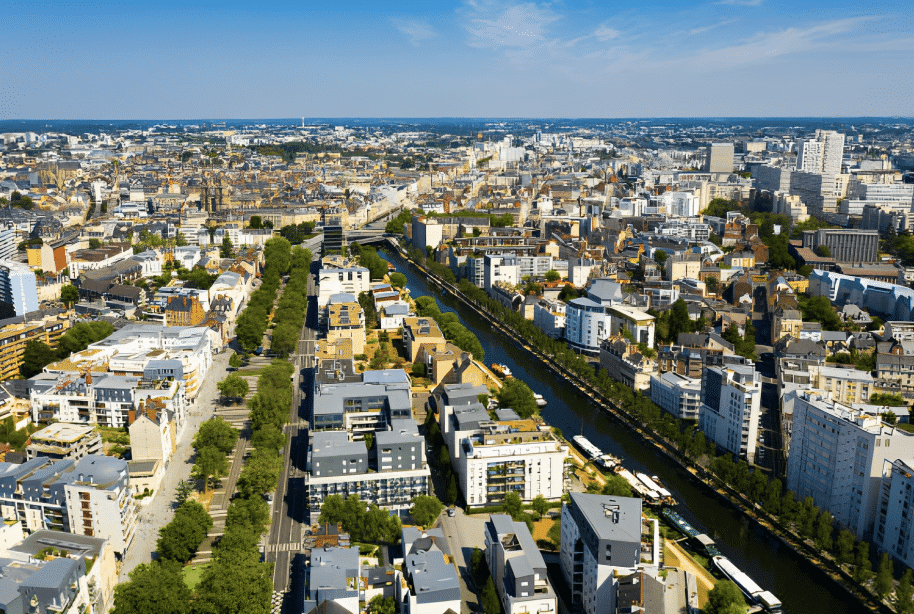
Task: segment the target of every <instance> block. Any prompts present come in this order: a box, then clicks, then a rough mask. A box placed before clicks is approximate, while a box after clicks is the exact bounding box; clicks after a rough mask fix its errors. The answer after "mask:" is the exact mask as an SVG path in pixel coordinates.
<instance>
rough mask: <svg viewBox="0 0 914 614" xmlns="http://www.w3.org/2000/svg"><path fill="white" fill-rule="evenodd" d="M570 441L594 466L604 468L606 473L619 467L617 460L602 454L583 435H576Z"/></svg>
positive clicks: (609, 455)
mask: <svg viewBox="0 0 914 614" xmlns="http://www.w3.org/2000/svg"><path fill="white" fill-rule="evenodd" d="M571 440H572V441H573V442H574V443H575V445H576V446H578V447H579V448H580V449H581V451H582V452H584V454H586V455H587V458H589V459H590V460H591V461H592V462H593V463H594V464H596V465H599V466H601V467H604V468H605V469H606V470H607V471H612V470H614V469H615V468H616V467H617V466H619V459H618V458H616V457H615V456H613V455H612V454H604V453H603V450H601V449H600V448H598V447H597V446H595V445H593V444H592V443H590V440H589V439H587V438H586V437H584V436H583V435H576V436H575V437H572V438H571Z"/></svg>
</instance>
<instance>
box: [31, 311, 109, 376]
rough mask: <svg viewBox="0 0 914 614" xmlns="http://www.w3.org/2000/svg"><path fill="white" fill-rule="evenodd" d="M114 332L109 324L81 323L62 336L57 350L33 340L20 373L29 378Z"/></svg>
mask: <svg viewBox="0 0 914 614" xmlns="http://www.w3.org/2000/svg"><path fill="white" fill-rule="evenodd" d="M113 332H114V327H113V326H111V324H110V323H109V322H105V321H102V320H100V321H98V322H79V323H77V324H74V325H73V326H71V327H70V329H69V330H68V331H67V332H65V333H64V334H63V336H61V338H60V340H59V341H58V342H57V349H56V350H55V349H54V348H52V347H51V346H49V345H48V344H47V343H45V342H43V341H38V340H35V339H33V340H32V341H29V342H27V343H26V344H25V350H24V351H23V354H22V364H21V365H20V366H19V373H20V375H22V377H24V378H29V377H32V376H34V375H37V374H39V373H41V371H42V370H43V369H44V368H45V367H46V366H48V365H49V364H51V363H52V362H57V361H58V360H63V359H64V358H67V357H68V356H70V354H72V353H74V352H82V351H83V350H84V349H86V348H87V347H89V344H90V343H95V342H97V341H101V340H102V339H104V338H105V337H107V336H108V335H110V334H111V333H113Z"/></svg>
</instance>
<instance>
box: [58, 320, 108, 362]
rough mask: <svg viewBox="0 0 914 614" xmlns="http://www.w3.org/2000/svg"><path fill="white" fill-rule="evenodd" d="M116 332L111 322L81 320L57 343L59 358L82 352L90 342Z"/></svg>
mask: <svg viewBox="0 0 914 614" xmlns="http://www.w3.org/2000/svg"><path fill="white" fill-rule="evenodd" d="M113 332H114V327H113V326H111V323H110V322H105V321H103V320H99V321H97V322H80V323H78V324H75V325H73V326H71V327H70V330H68V331H67V332H66V333H64V335H63V337H61V338H60V341H59V342H58V344H57V355H58V358H60V359H64V358H66V357H67V356H69V355H70V354H72V353H74V352H82V351H83V350H84V349H86V348H87V347H89V344H90V343H95V342H96V341H101V340H102V339H104V338H105V337H107V336H109V335H110V334H111V333H113Z"/></svg>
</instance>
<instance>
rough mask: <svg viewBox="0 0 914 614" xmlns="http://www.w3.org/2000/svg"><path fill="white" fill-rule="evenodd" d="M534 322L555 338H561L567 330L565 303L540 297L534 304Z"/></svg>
mask: <svg viewBox="0 0 914 614" xmlns="http://www.w3.org/2000/svg"><path fill="white" fill-rule="evenodd" d="M533 324H535V325H536V326H537V328H539V329H540V330H542V331H543V332H544V333H546V334H547V335H549V336H550V337H552V338H553V339H561V338H562V334H563V333H564V332H565V303H563V302H562V301H560V300H558V299H556V300H551V299H547V298H543V299H540V300H539V301H537V303H536V305H534V306H533Z"/></svg>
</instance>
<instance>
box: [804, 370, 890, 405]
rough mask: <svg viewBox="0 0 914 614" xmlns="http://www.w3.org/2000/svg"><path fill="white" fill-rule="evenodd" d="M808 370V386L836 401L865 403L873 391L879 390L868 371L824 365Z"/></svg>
mask: <svg viewBox="0 0 914 614" xmlns="http://www.w3.org/2000/svg"><path fill="white" fill-rule="evenodd" d="M809 371H810V381H809V384H810V386H811V387H812V388H815V389H817V390H821V391H823V392H825V393H826V394H827V395H828V396H829V397H831V399H832V400H833V401H837V402H838V403H845V404H854V403H857V404H861V403H862V404H866V403H869V398H870V396H871V395H872V394H873V393H874V392H879V391H880V390H881V388H879V387H877V385H876V380H874V379H873V376H872V374H871V373H870V372H868V371H860V370H859V369H853V368H851V369H842V368H839V367H826V366H811V367H810V368H809Z"/></svg>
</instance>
